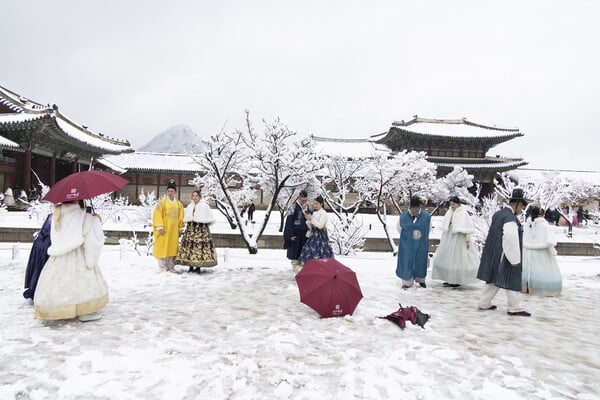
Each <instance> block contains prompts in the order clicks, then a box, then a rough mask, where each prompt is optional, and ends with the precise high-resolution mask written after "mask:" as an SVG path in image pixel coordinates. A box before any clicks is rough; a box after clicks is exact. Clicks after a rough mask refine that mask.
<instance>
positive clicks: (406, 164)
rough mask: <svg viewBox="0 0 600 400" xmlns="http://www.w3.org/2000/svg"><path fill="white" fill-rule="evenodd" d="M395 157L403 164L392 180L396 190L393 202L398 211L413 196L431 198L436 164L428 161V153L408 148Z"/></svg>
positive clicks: (392, 198)
mask: <svg viewBox="0 0 600 400" xmlns="http://www.w3.org/2000/svg"><path fill="white" fill-rule="evenodd" d="M395 158H397V159H398V161H397V162H398V163H399V164H400V165H401V167H400V173H398V174H397V175H396V176H395V177H394V178H393V179H392V181H391V182H390V184H391V185H392V187H393V189H392V190H394V191H395V194H394V196H392V197H391V200H392V203H393V204H394V206H395V207H396V209H397V211H398V213H400V212H401V208H400V205H401V204H402V203H405V202H407V201H408V199H410V197H411V196H413V195H414V196H416V195H418V196H422V197H425V198H431V197H432V196H433V189H434V187H435V175H436V166H435V164H434V163H432V162H429V161H427V154H426V153H425V152H422V151H409V152H407V151H406V150H404V151H402V152H400V153H398V154H396V156H395Z"/></svg>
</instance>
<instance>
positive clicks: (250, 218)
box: [248, 201, 256, 223]
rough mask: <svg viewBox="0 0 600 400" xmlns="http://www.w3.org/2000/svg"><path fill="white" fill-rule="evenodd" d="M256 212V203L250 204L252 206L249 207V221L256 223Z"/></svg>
mask: <svg viewBox="0 0 600 400" xmlns="http://www.w3.org/2000/svg"><path fill="white" fill-rule="evenodd" d="M254 211H256V206H255V205H254V202H253V201H252V202H250V205H249V206H248V221H250V222H252V223H254Z"/></svg>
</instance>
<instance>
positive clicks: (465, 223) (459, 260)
mask: <svg viewBox="0 0 600 400" xmlns="http://www.w3.org/2000/svg"><path fill="white" fill-rule="evenodd" d="M443 228H444V231H443V232H442V238H441V240H440V244H439V246H438V248H437V249H436V251H435V254H434V255H433V263H432V274H431V276H432V279H441V280H443V281H444V282H447V283H450V284H459V285H465V284H469V283H475V282H477V269H478V268H479V256H478V255H477V251H476V250H475V246H473V242H472V241H471V234H472V233H474V232H475V227H474V226H473V221H472V220H471V216H470V215H469V213H468V212H467V210H466V209H465V207H463V206H460V207H458V208H456V210H452V209H449V210H448V212H447V213H446V215H445V217H444V224H443ZM467 241H468V242H469V248H467Z"/></svg>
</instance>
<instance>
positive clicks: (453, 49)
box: [0, 0, 600, 170]
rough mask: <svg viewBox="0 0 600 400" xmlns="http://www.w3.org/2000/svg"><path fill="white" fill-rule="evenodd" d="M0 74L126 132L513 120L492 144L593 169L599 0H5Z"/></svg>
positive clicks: (77, 116) (317, 130)
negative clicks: (516, 134)
mask: <svg viewBox="0 0 600 400" xmlns="http://www.w3.org/2000/svg"><path fill="white" fill-rule="evenodd" d="M0 16H1V17H2V23H1V24H0V34H1V38H2V39H1V40H0V85H1V86H4V87H6V88H8V89H10V90H13V91H15V92H17V93H19V94H21V95H23V96H25V97H28V98H30V99H32V100H35V101H39V102H41V103H51V104H52V103H56V104H58V105H59V107H60V110H61V111H62V112H63V113H65V114H66V115H67V116H69V117H71V118H72V119H73V120H74V121H76V122H78V123H81V124H85V125H88V126H89V127H90V129H92V130H93V131H96V132H102V133H105V134H107V135H109V136H112V137H117V138H122V139H129V140H130V141H131V143H132V145H133V146H134V147H139V146H141V145H143V144H145V143H146V142H148V141H149V140H150V139H151V138H152V137H153V136H155V135H156V134H158V133H159V132H161V131H163V130H165V129H167V128H169V127H171V126H173V125H176V124H186V125H189V126H190V127H191V128H192V129H193V130H194V131H195V132H197V133H198V134H199V135H201V136H205V135H209V134H213V133H215V132H217V131H219V130H220V129H221V127H222V126H223V125H224V124H226V127H227V128H228V129H234V128H241V127H243V117H244V110H245V109H249V110H250V111H251V115H252V116H253V118H254V122H255V125H256V126H257V127H258V125H259V124H260V120H261V119H262V118H268V119H270V118H273V117H276V116H279V117H280V118H281V119H282V120H283V121H284V122H286V123H287V124H288V126H289V127H290V128H291V129H293V130H295V131H297V132H298V133H299V134H301V135H308V134H314V135H318V136H327V137H339V138H366V137H369V136H370V135H373V134H377V133H381V132H384V131H387V129H388V128H389V126H390V124H391V122H392V121H394V120H402V119H404V120H408V119H411V118H412V116H413V115H416V114H417V115H419V116H421V117H428V118H463V117H466V118H468V119H470V120H472V121H475V122H479V123H483V124H489V125H494V124H495V125H497V126H506V127H518V128H520V129H521V131H522V132H523V133H524V134H525V136H524V137H522V138H518V139H514V140H513V141H511V142H510V143H507V144H503V145H500V146H497V147H496V148H493V149H491V151H490V152H489V153H488V154H489V155H495V154H501V155H503V156H513V157H524V158H525V159H526V160H527V161H529V162H530V165H529V166H530V167H532V168H561V169H580V170H600V165H599V164H598V161H597V158H598V153H599V152H600V146H599V142H600V139H599V138H598V137H599V135H598V133H599V131H600V118H599V117H598V114H599V112H598V108H599V106H600V78H599V76H600V51H599V45H598V38H600V23H598V21H599V20H600V2H599V1H597V0H589V1H579V0H574V1H570V2H552V1H547V0H546V1H502V2H491V1H481V0H473V1H450V0H439V1H433V0H431V1H411V2H409V1H401V0H393V1H371V2H366V1H347V0H345V1H302V2H300V1H297V2H291V1H282V0H273V1H257V0H254V1H211V2H209V1H200V0H197V1H176V0H172V1H164V0H160V1H154V0H139V1H94V2H92V1H78V0H72V1H66V0H54V1H44V2H41V1H2V3H1V4H0Z"/></svg>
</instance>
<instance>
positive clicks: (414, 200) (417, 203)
mask: <svg viewBox="0 0 600 400" xmlns="http://www.w3.org/2000/svg"><path fill="white" fill-rule="evenodd" d="M421 204H422V202H421V198H420V197H419V196H412V197H411V198H410V202H409V205H408V206H409V207H410V208H416V207H421Z"/></svg>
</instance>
